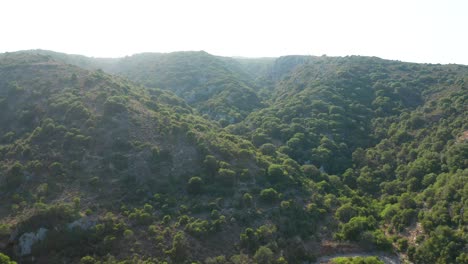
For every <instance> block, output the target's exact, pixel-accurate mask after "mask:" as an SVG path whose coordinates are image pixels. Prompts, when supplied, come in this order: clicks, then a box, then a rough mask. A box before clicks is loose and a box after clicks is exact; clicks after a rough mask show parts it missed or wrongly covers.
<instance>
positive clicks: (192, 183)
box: [187, 177, 203, 195]
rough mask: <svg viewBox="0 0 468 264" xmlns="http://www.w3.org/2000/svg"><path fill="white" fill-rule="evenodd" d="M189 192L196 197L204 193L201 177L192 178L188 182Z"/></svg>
mask: <svg viewBox="0 0 468 264" xmlns="http://www.w3.org/2000/svg"><path fill="white" fill-rule="evenodd" d="M187 192H188V193H189V194H192V195H195V194H200V193H202V192H203V180H202V178H200V177H192V178H190V180H189V181H188V185H187Z"/></svg>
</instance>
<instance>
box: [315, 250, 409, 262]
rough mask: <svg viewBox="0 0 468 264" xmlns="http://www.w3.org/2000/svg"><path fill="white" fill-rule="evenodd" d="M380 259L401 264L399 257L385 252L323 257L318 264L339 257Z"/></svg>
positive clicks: (339, 254) (338, 254)
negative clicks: (373, 257)
mask: <svg viewBox="0 0 468 264" xmlns="http://www.w3.org/2000/svg"><path fill="white" fill-rule="evenodd" d="M372 256H375V257H378V258H379V259H380V260H382V261H383V262H384V263H385V264H401V263H402V262H401V260H400V258H399V257H398V256H397V255H393V254H388V253H384V252H362V253H346V254H343V253H337V254H333V255H329V256H323V257H320V258H318V259H317V262H315V263H316V264H319V263H329V262H330V260H332V259H334V258H338V257H372Z"/></svg>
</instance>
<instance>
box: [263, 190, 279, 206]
mask: <svg viewBox="0 0 468 264" xmlns="http://www.w3.org/2000/svg"><path fill="white" fill-rule="evenodd" d="M260 199H262V200H263V201H264V202H268V203H272V202H274V201H276V200H277V199H278V192H277V191H276V190H275V189H273V188H268V189H264V190H262V191H261V192H260Z"/></svg>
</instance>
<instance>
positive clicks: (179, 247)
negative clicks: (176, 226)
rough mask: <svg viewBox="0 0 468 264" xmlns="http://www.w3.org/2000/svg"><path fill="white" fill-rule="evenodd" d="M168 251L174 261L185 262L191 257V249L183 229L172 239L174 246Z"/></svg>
mask: <svg viewBox="0 0 468 264" xmlns="http://www.w3.org/2000/svg"><path fill="white" fill-rule="evenodd" d="M166 253H167V254H168V255H169V256H170V257H171V259H172V260H173V261H174V263H184V262H185V261H186V260H187V259H188V257H189V249H188V243H187V239H186V238H185V235H184V233H183V232H182V231H179V232H177V234H176V235H175V236H174V238H173V239H172V248H171V249H170V250H168V251H166Z"/></svg>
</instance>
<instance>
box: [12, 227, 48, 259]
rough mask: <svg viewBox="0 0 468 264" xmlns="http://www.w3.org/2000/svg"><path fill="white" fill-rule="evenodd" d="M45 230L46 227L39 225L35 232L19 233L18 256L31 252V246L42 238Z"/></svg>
mask: <svg viewBox="0 0 468 264" xmlns="http://www.w3.org/2000/svg"><path fill="white" fill-rule="evenodd" d="M47 231H48V230H47V229H45V228H42V227H41V228H39V230H37V233H34V232H30V233H24V234H23V235H21V237H20V238H19V243H18V245H19V254H20V256H25V255H29V254H31V249H32V246H33V245H34V244H35V243H36V242H38V241H42V240H44V239H45V237H46V235H47Z"/></svg>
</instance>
